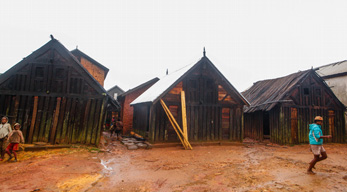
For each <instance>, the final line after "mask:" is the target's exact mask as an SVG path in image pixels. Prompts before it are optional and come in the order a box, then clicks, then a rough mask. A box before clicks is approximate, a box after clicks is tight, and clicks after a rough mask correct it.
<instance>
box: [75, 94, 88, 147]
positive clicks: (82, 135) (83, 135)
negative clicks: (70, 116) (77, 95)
mask: <svg viewBox="0 0 347 192" xmlns="http://www.w3.org/2000/svg"><path fill="white" fill-rule="evenodd" d="M90 105H91V99H89V100H88V101H87V105H86V108H85V110H84V117H83V124H82V127H81V133H80V137H79V139H78V141H79V142H81V143H85V142H86V135H87V128H88V117H89V112H90Z"/></svg>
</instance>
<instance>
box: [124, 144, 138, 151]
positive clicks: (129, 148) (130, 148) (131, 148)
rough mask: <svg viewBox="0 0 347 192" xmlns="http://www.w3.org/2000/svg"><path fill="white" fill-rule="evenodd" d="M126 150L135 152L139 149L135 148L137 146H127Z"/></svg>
mask: <svg viewBox="0 0 347 192" xmlns="http://www.w3.org/2000/svg"><path fill="white" fill-rule="evenodd" d="M127 148H128V150H136V149H138V148H139V147H137V145H128V146H127Z"/></svg>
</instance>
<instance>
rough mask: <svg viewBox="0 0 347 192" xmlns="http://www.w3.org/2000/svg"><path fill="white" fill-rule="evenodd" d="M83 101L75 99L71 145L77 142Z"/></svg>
mask: <svg viewBox="0 0 347 192" xmlns="http://www.w3.org/2000/svg"><path fill="white" fill-rule="evenodd" d="M83 106H84V105H83V100H81V99H77V101H76V108H77V109H76V115H75V122H74V125H73V130H72V135H71V143H76V142H78V138H79V133H80V132H79V130H80V124H81V119H83V118H81V117H82V116H83V113H82V109H83Z"/></svg>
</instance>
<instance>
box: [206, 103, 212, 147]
mask: <svg viewBox="0 0 347 192" xmlns="http://www.w3.org/2000/svg"><path fill="white" fill-rule="evenodd" d="M206 109H207V111H206V120H205V121H206V139H207V141H210V139H211V109H212V107H210V106H209V107H206Z"/></svg>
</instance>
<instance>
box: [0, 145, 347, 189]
mask: <svg viewBox="0 0 347 192" xmlns="http://www.w3.org/2000/svg"><path fill="white" fill-rule="evenodd" d="M107 148H108V149H109V150H110V152H104V153H92V152H90V151H89V150H88V149H84V148H75V149H60V150H52V151H46V152H35V153H33V152H31V153H30V152H24V153H23V152H22V153H21V154H20V156H19V158H20V162H17V163H4V162H3V163H0V170H1V175H0V185H1V188H0V191H26V192H27V191H34V190H36V191H88V192H97V191H187V192H188V191H194V192H198V191H347V190H346V189H347V145H342V144H327V145H325V148H326V150H327V153H328V159H327V160H325V161H323V162H320V163H318V164H317V165H316V168H317V169H316V170H315V171H316V172H317V174H316V175H307V174H306V169H307V166H308V162H309V161H310V160H311V159H312V154H311V152H310V151H309V150H308V146H307V145H298V146H293V147H289V146H266V145H263V144H248V145H245V146H205V147H204V146H195V147H194V149H193V150H192V151H188V150H182V149H181V148H178V147H177V148H174V147H172V148H158V149H151V150H136V151H128V150H126V148H125V147H124V146H123V145H121V144H120V143H119V142H117V141H114V142H112V143H110V144H109V145H108V147H107Z"/></svg>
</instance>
